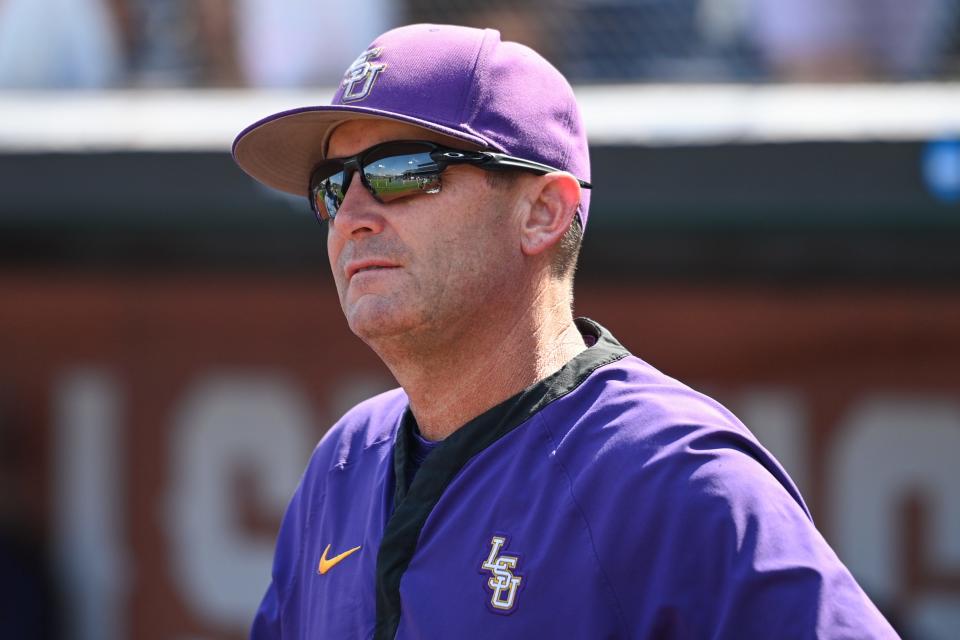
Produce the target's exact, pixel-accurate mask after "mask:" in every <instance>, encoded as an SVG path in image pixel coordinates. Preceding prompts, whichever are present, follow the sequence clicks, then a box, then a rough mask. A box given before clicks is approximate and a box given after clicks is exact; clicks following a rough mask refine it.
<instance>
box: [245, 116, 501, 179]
mask: <svg viewBox="0 0 960 640" xmlns="http://www.w3.org/2000/svg"><path fill="white" fill-rule="evenodd" d="M349 120H391V121H394V122H404V123H407V124H412V125H415V126H418V127H421V128H423V129H426V130H428V131H432V132H435V133H439V134H442V135H444V136H447V137H449V138H450V139H451V140H450V142H451V143H455V142H468V143H471V144H473V145H477V146H479V147H481V148H496V145H492V144H490V143H489V142H488V141H486V140H484V139H483V138H481V137H479V136H476V135H472V134H469V133H464V132H463V131H458V130H456V129H453V128H450V127H445V126H443V125H438V124H435V123H432V122H427V121H426V120H420V119H418V118H412V117H408V116H403V115H398V114H395V113H390V112H387V111H380V110H378V109H369V108H364V107H354V106H340V105H330V106H315V107H304V108H300V109H292V110H290V111H282V112H280V113H275V114H273V115H271V116H267V117H266V118H264V119H263V120H260V121H258V122H255V123H253V124H252V125H250V126H249V127H247V128H246V129H244V130H243V131H241V132H240V135H238V136H237V138H236V140H234V141H233V159H234V160H235V161H236V163H237V164H238V165H240V168H241V169H243V170H244V171H245V172H246V173H248V174H249V175H250V176H252V177H253V178H255V179H256V180H259V181H260V182H262V183H263V184H265V185H267V186H270V187H273V188H274V189H279V190H280V191H286V192H287V193H292V194H294V195H298V196H300V195H306V193H307V189H308V186H307V185H308V182H309V180H310V173H311V171H312V170H313V168H314V167H315V166H316V165H317V163H318V162H320V161H321V160H323V159H324V152H325V151H326V146H327V141H328V140H329V138H330V134H331V132H332V131H333V130H334V129H335V128H336V127H337V125H339V124H342V123H344V122H347V121H349ZM498 150H499V149H498Z"/></svg>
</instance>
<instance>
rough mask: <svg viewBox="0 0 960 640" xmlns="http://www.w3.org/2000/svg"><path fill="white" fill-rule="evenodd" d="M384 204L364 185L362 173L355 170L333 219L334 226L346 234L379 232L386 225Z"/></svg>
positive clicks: (339, 231)
mask: <svg viewBox="0 0 960 640" xmlns="http://www.w3.org/2000/svg"><path fill="white" fill-rule="evenodd" d="M383 206H384V205H383V204H382V203H380V202H377V200H376V199H375V198H374V197H373V194H371V193H370V192H369V191H368V190H367V188H366V187H365V186H364V185H363V183H362V181H361V178H360V174H359V173H356V172H354V173H353V175H352V176H350V180H349V182H347V188H346V194H345V195H344V196H343V202H341V203H340V208H339V209H338V210H337V216H336V217H335V218H334V219H333V220H332V222H333V225H332V227H333V229H335V230H336V231H337V232H338V233H343V234H345V235H351V234H354V233H379V232H380V231H382V230H383V225H384V218H383V215H382V213H381V211H380V210H381V208H382V207H383Z"/></svg>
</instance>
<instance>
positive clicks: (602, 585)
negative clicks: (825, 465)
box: [251, 319, 896, 640]
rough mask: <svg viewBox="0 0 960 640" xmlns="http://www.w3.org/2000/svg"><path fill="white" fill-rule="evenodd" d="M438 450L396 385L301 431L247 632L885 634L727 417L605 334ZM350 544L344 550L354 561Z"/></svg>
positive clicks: (597, 330)
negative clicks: (315, 431)
mask: <svg viewBox="0 0 960 640" xmlns="http://www.w3.org/2000/svg"><path fill="white" fill-rule="evenodd" d="M577 323H578V326H579V327H580V330H581V332H582V333H584V334H585V335H588V336H590V335H592V336H593V337H594V338H595V339H596V342H595V344H594V345H593V346H592V347H590V348H589V349H587V350H586V351H584V352H583V353H581V354H580V355H578V356H577V357H575V358H574V359H573V360H571V361H570V362H569V363H567V365H566V366H564V367H563V368H562V369H561V370H560V371H558V372H557V373H555V374H554V375H552V376H550V377H548V378H546V379H545V380H543V381H541V382H539V383H537V384H535V385H533V386H531V387H530V388H528V389H526V390H524V391H523V392H521V393H519V394H517V395H516V396H514V397H513V398H510V399H508V400H506V401H505V402H503V403H501V404H500V405H498V406H496V407H493V408H492V409H490V410H489V411H487V412H486V413H484V414H482V415H480V416H478V417H477V418H475V419H473V420H471V421H470V422H469V423H467V424H466V425H464V426H463V427H462V428H461V429H459V430H458V431H457V432H455V433H454V434H453V435H451V436H450V437H449V438H447V439H446V440H444V441H443V442H442V443H440V445H439V446H437V447H436V448H435V449H434V450H433V451H432V452H431V453H430V454H429V455H428V456H427V458H426V459H425V461H424V462H423V464H422V466H420V467H419V469H418V470H417V471H416V475H415V476H414V477H413V482H412V483H411V485H410V487H409V489H408V488H407V487H406V486H405V485H406V482H402V481H401V482H397V478H401V479H402V478H407V477H409V473H410V471H411V470H410V469H409V465H410V464H411V456H410V449H411V447H412V444H413V437H414V435H413V430H414V428H415V423H414V420H413V417H412V415H411V414H410V412H409V410H408V405H407V398H406V395H405V394H404V393H403V391H402V390H399V389H397V390H393V391H389V392H387V393H384V394H382V395H379V396H377V397H375V398H372V399H370V400H368V401H366V402H364V403H362V404H360V405H358V406H357V407H355V408H354V409H352V410H351V411H350V412H349V413H347V414H346V415H345V416H344V417H343V418H342V419H341V420H340V421H339V422H338V423H337V424H336V425H335V426H334V427H333V428H332V429H331V430H330V431H329V433H327V434H326V436H324V438H323V439H322V440H321V442H320V444H319V446H318V447H317V449H316V451H315V452H314V454H313V456H312V458H311V460H310V463H309V466H308V467H307V470H306V472H305V474H304V476H303V479H302V481H301V483H300V486H299V487H298V489H297V491H296V493H295V494H294V496H293V499H292V500H291V503H290V506H289V507H288V510H287V513H286V515H285V517H284V520H283V524H282V526H281V529H280V535H279V538H278V540H277V548H276V557H275V562H274V568H273V580H272V582H271V584H270V586H269V588H268V590H267V593H266V596H265V597H264V599H263V603H262V604H261V607H260V610H259V611H258V613H257V616H256V619H255V620H254V623H253V628H252V631H251V638H253V639H255V640H266V639H273V638H298V639H299V638H338V639H339V638H371V637H374V638H378V639H379V638H383V639H386V638H401V639H407V638H484V639H490V638H498V639H500V638H778V639H784V638H895V637H896V634H895V632H894V631H893V629H892V628H891V627H890V626H889V624H888V623H887V622H886V621H885V620H884V618H883V617H882V616H881V614H880V613H879V612H878V611H877V609H876V607H874V605H873V604H872V603H871V602H870V600H869V599H868V598H867V597H866V596H865V595H864V593H863V591H862V590H861V589H860V587H859V586H858V585H857V583H856V582H855V581H854V579H853V578H852V577H851V575H850V573H849V572H848V571H847V569H846V568H845V567H844V566H843V564H842V563H841V562H840V561H839V560H838V559H837V557H836V555H835V554H834V553H833V551H832V550H831V549H830V547H829V546H828V545H827V543H826V542H825V541H824V539H823V537H822V536H821V535H820V533H819V532H818V531H817V530H816V528H815V527H814V524H813V522H812V520H811V518H810V514H809V512H808V511H807V508H806V506H805V505H804V503H803V500H802V498H801V497H800V494H799V493H798V491H797V489H796V487H795V486H794V485H793V482H792V481H791V480H790V478H789V477H787V474H786V473H785V472H784V470H783V469H782V468H781V467H780V465H779V464H778V463H777V461H776V460H774V459H773V457H772V456H771V455H770V454H769V453H768V452H767V451H766V450H764V449H763V447H761V446H760V444H759V443H758V442H757V441H756V439H755V438H754V437H753V435H751V434H750V432H749V431H748V430H747V429H746V428H745V427H744V426H743V425H742V424H741V423H740V422H739V421H738V420H737V418H736V417H734V416H733V415H732V414H730V413H729V412H728V411H727V410H726V409H724V408H723V407H722V406H720V405H719V404H717V403H716V402H714V401H713V400H711V399H710V398H707V397H705V396H703V395H701V394H699V393H697V392H696V391H693V390H692V389H690V388H688V387H686V386H684V385H683V384H681V383H679V382H677V381H676V380H673V379H672V378H669V377H667V376H665V375H664V374H662V373H660V372H659V371H657V370H656V369H654V368H653V367H651V366H650V365H648V364H646V363H645V362H643V361H642V360H640V359H638V358H636V357H634V356H632V355H630V354H629V353H628V352H627V351H626V350H625V349H624V348H623V347H622V346H621V345H620V344H619V343H618V342H617V341H616V340H615V339H614V338H613V336H611V335H610V333H609V332H607V331H606V330H605V329H603V328H602V327H600V326H599V325H597V324H596V323H593V322H591V321H589V320H585V319H580V320H578V321H577ZM356 547H359V549H355V548H356Z"/></svg>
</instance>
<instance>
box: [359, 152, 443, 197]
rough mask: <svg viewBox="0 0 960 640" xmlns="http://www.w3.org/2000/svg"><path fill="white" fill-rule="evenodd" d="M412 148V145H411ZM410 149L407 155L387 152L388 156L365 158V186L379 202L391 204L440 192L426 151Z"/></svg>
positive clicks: (434, 167) (434, 166)
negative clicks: (368, 186)
mask: <svg viewBox="0 0 960 640" xmlns="http://www.w3.org/2000/svg"><path fill="white" fill-rule="evenodd" d="M411 146H412V145H411ZM422 149H423V147H414V148H412V149H410V151H411V152H410V153H402V154H399V155H398V154H397V152H398V151H403V149H396V148H394V149H390V150H389V153H390V155H388V156H385V157H382V158H377V157H374V158H367V159H366V163H365V165H364V167H363V174H364V177H365V178H366V179H367V184H369V185H370V188H371V189H372V190H373V192H374V195H376V196H377V197H378V198H380V200H381V201H383V202H391V201H393V200H398V199H400V198H405V197H407V196H412V195H416V194H418V193H437V192H439V191H440V166H439V165H438V164H437V163H436V161H435V160H434V159H433V157H431V155H430V151H429V150H422Z"/></svg>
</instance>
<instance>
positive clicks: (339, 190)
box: [308, 140, 590, 222]
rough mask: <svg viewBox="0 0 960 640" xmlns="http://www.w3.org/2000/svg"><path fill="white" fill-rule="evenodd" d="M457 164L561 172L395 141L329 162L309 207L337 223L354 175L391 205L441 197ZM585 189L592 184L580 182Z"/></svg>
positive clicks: (315, 178) (316, 172)
mask: <svg viewBox="0 0 960 640" xmlns="http://www.w3.org/2000/svg"><path fill="white" fill-rule="evenodd" d="M453 164H470V165H473V166H475V167H479V168H480V169H484V170H485V171H511V170H519V171H530V172H532V173H537V174H541V175H542V174H546V173H552V172H554V171H559V169H555V168H554V167H551V166H548V165H545V164H541V163H539V162H534V161H532V160H524V159H523V158H515V157H513V156H508V155H505V154H502V153H494V152H492V151H465V150H463V149H453V148H450V147H444V146H443V145H439V144H434V143H433V142H427V141H425V140H394V141H391V142H383V143H381V144H377V145H374V146H372V147H370V148H369V149H365V150H363V151H361V152H360V153H358V154H356V155H354V156H350V157H348V158H333V159H330V160H325V161H323V162H321V163H320V164H318V165H317V166H316V167H314V169H313V173H312V175H311V176H310V192H309V196H308V197H309V198H310V206H311V207H312V208H313V212H314V213H315V214H316V215H317V219H318V220H319V221H320V222H323V221H324V220H331V219H333V218H336V217H337V211H339V210H340V205H341V204H343V199H344V197H345V196H346V195H347V185H349V184H350V178H351V176H352V175H353V174H354V173H355V172H359V174H360V182H361V184H363V186H364V187H365V188H366V189H367V191H369V192H370V194H371V195H372V196H373V197H374V198H375V199H376V200H377V201H378V202H383V203H387V202H392V201H394V200H399V199H400V198H406V197H408V196H412V195H417V194H421V193H439V192H440V174H441V173H443V172H444V170H446V168H447V167H449V166H450V165H453ZM577 181H578V182H579V183H580V186H581V187H583V188H584V189H589V188H590V183H589V182H586V181H584V180H580V179H578V180H577Z"/></svg>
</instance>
